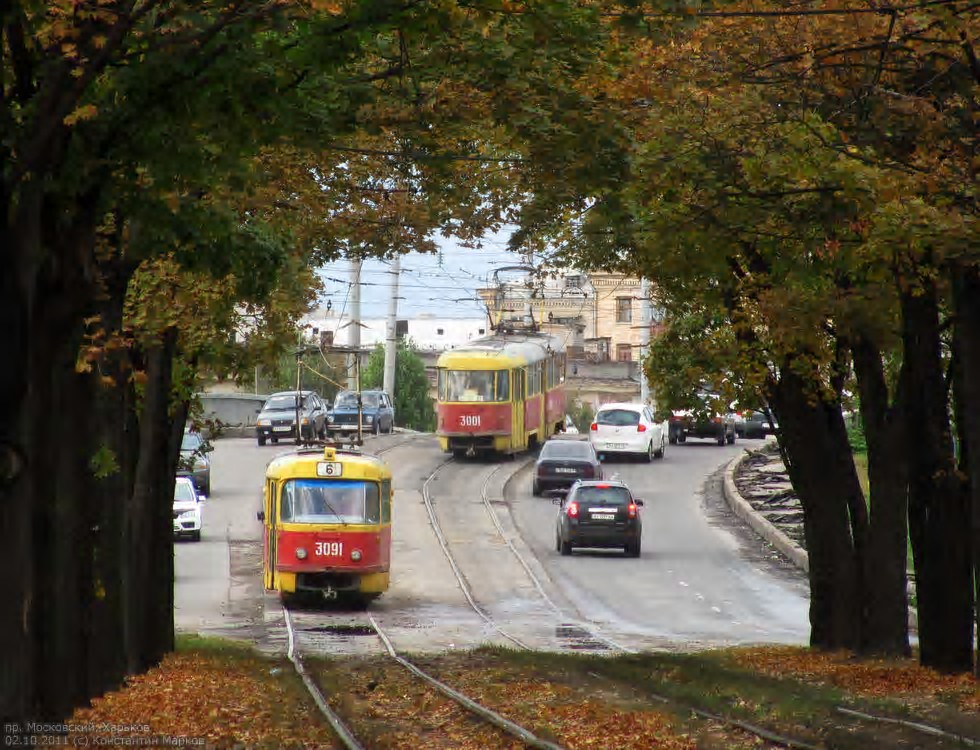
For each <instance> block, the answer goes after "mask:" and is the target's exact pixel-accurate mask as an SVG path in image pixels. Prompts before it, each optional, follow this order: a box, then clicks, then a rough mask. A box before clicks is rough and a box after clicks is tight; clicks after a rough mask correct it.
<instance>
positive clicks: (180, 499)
mask: <svg viewBox="0 0 980 750" xmlns="http://www.w3.org/2000/svg"><path fill="white" fill-rule="evenodd" d="M196 500H197V494H196V493H195V492H194V485H192V484H191V483H190V482H181V481H178V482H177V483H176V484H174V502H175V503H193V502H194V501H196Z"/></svg>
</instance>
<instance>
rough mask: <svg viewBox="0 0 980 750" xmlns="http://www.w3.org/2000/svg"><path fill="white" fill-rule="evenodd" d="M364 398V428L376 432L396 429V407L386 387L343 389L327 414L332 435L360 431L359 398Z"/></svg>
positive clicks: (362, 401)
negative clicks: (355, 389)
mask: <svg viewBox="0 0 980 750" xmlns="http://www.w3.org/2000/svg"><path fill="white" fill-rule="evenodd" d="M358 397H360V400H361V430H362V432H369V433H371V434H374V435H377V434H378V433H381V432H393V431H394V429H395V407H394V405H393V403H392V400H391V396H389V395H388V394H387V393H386V392H385V391H376V390H375V391H360V393H358V392H357V391H341V392H340V393H338V394H337V397H336V398H335V399H334V402H333V409H331V410H330V412H329V413H328V414H327V431H328V432H329V433H330V434H331V435H348V436H349V435H351V434H354V433H356V432H357V400H358Z"/></svg>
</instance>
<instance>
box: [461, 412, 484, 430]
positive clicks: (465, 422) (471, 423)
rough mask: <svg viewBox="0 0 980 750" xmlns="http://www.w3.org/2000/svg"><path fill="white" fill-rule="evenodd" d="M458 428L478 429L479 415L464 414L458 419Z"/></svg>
mask: <svg viewBox="0 0 980 750" xmlns="http://www.w3.org/2000/svg"><path fill="white" fill-rule="evenodd" d="M459 424H460V427H479V426H480V415H479V414H464V415H462V416H461V417H460V418H459Z"/></svg>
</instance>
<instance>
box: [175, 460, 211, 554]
mask: <svg viewBox="0 0 980 750" xmlns="http://www.w3.org/2000/svg"><path fill="white" fill-rule="evenodd" d="M201 511H202V498H201V496H200V495H199V494H197V489H195V487H194V482H192V481H191V478H190V477H186V476H185V477H177V479H176V480H175V482H174V509H173V515H174V538H175V539H179V538H180V537H185V536H187V537H190V538H191V541H194V542H199V541H201V529H202V528H203V526H204V515H203V513H202V512H201Z"/></svg>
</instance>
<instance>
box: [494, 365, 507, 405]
mask: <svg viewBox="0 0 980 750" xmlns="http://www.w3.org/2000/svg"><path fill="white" fill-rule="evenodd" d="M497 401H510V373H509V372H507V370H500V371H499V372H498V373H497Z"/></svg>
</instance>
